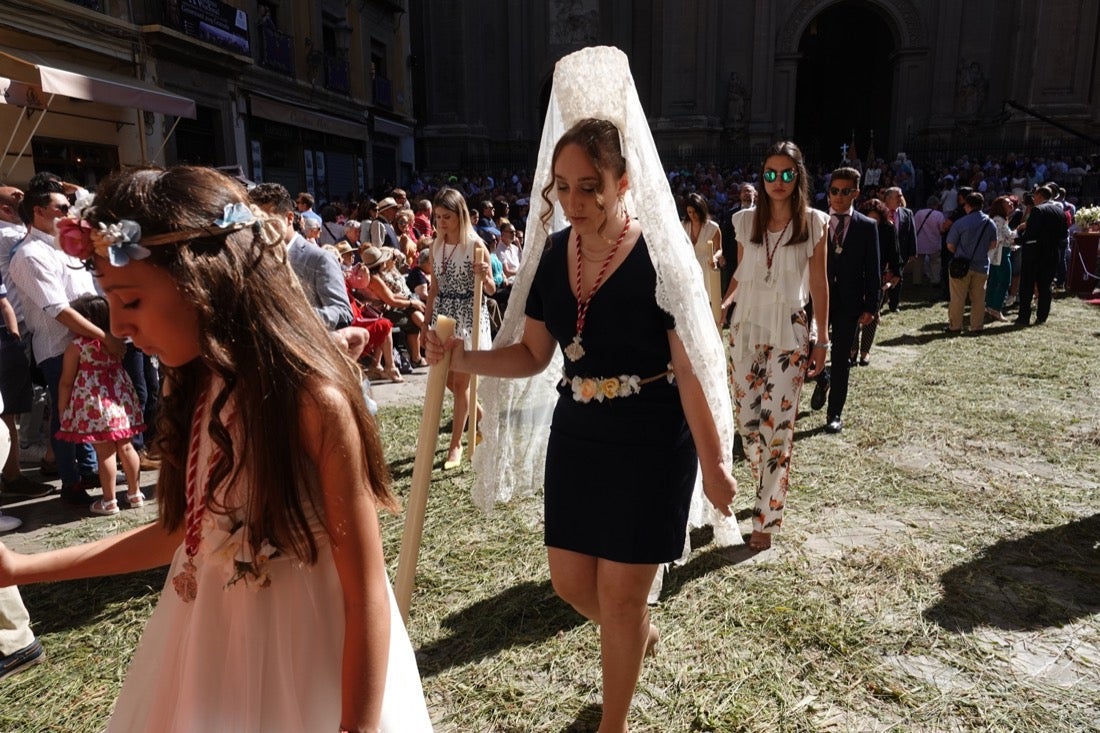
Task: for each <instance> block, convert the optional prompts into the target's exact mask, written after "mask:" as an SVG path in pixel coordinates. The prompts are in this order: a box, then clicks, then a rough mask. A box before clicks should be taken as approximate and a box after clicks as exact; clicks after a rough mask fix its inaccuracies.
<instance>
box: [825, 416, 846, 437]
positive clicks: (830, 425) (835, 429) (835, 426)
mask: <svg viewBox="0 0 1100 733" xmlns="http://www.w3.org/2000/svg"><path fill="white" fill-rule="evenodd" d="M843 429H844V423H843V422H841V420H840V418H839V417H834V418H831V419H830V420H829V422H827V423H825V432H826V433H839V432H840V431H841V430H843Z"/></svg>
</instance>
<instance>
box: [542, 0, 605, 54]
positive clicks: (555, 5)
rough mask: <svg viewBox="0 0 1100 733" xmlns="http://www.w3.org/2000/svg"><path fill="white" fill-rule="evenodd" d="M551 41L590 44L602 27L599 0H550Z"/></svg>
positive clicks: (573, 44) (593, 41) (565, 44)
mask: <svg viewBox="0 0 1100 733" xmlns="http://www.w3.org/2000/svg"><path fill="white" fill-rule="evenodd" d="M550 18H551V23H550V43H551V44H556V45H562V46H590V45H592V44H594V43H596V42H597V38H596V32H597V30H598V29H599V27H600V11H599V0H550Z"/></svg>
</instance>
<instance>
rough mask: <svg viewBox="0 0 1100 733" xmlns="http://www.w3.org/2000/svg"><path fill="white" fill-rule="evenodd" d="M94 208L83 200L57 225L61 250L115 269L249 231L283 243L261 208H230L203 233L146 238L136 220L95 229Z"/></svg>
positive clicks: (89, 200)
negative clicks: (169, 247) (162, 249)
mask: <svg viewBox="0 0 1100 733" xmlns="http://www.w3.org/2000/svg"><path fill="white" fill-rule="evenodd" d="M92 205H94V198H92V197H88V198H85V199H81V200H80V201H79V202H78V203H77V206H75V207H74V210H73V213H74V214H75V215H73V216H69V217H66V218H64V219H59V220H58V222H57V240H58V244H59V245H60V246H61V249H62V250H63V251H64V252H65V253H67V254H70V255H72V256H73V257H77V258H79V259H81V260H89V259H91V258H92V257H93V256H95V255H97V254H98V255H99V256H100V257H103V258H105V259H106V260H108V261H109V262H110V263H111V265H112V266H113V267H123V266H124V265H127V264H129V262H130V261H131V260H143V259H145V258H146V257H148V256H149V255H150V254H151V253H150V251H149V249H148V248H149V247H156V246H158V245H163V244H175V243H178V242H186V241H188V240H191V239H200V238H204V237H216V236H225V235H227V234H232V233H233V232H236V231H239V230H241V229H244V228H245V227H251V226H256V225H258V226H259V229H258V230H257V233H258V234H259V236H260V241H262V242H263V243H264V244H268V245H270V244H273V243H275V242H278V241H281V239H282V231H281V230H280V229H279V225H278V223H277V220H275V219H274V218H273V217H269V216H268V215H267V214H265V213H264V212H263V211H262V210H260V209H259V208H257V207H255V206H252V205H249V204H244V203H240V202H238V203H234V204H226V206H225V210H224V211H223V212H222V215H221V217H220V218H218V219H215V220H214V222H213V224H212V225H211V226H207V227H201V228H199V229H185V230H182V231H176V232H166V233H164V234H153V235H151V236H147V237H143V236H142V233H141V225H140V224H138V223H137V222H136V221H134V220H133V219H120V220H118V221H117V222H114V223H112V224H108V223H105V222H99V224H98V225H97V226H93V225H92V223H91V222H89V221H88V219H87V218H85V216H84V213H85V211H86V210H87V209H88V208H89V207H90V206H92Z"/></svg>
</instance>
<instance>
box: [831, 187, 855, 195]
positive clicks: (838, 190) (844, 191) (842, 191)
mask: <svg viewBox="0 0 1100 733" xmlns="http://www.w3.org/2000/svg"><path fill="white" fill-rule="evenodd" d="M858 190H859V189H858V188H830V189H829V195H830V196H851V195H852V194H853V193H855V192H856V191H858Z"/></svg>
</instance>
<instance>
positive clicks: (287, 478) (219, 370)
mask: <svg viewBox="0 0 1100 733" xmlns="http://www.w3.org/2000/svg"><path fill="white" fill-rule="evenodd" d="M233 203H244V204H247V203H248V201H247V198H246V196H245V192H244V191H243V189H242V188H241V187H240V185H239V184H238V183H237V182H236V181H234V180H233V179H231V178H228V177H226V176H224V175H222V174H221V173H219V172H217V171H215V170H213V169H209V168H200V167H189V166H180V167H177V168H170V169H168V170H139V171H129V172H122V173H118V174H115V175H114V176H112V177H111V178H108V179H107V180H106V181H104V182H103V183H102V184H101V185H100V186H99V189H98V190H97V192H96V199H95V206H94V209H92V210H91V211H90V212H89V213H88V214H87V216H88V218H89V219H90V220H91V221H92V223H93V224H96V223H98V222H100V221H104V222H108V223H110V222H116V221H118V220H119V219H123V218H124V219H132V220H134V221H136V222H137V223H138V224H139V225H140V226H141V229H142V233H143V235H145V236H149V235H154V234H163V233H167V232H173V231H182V230H191V229H198V228H200V227H208V226H210V224H211V223H212V222H213V221H214V220H215V219H218V218H220V217H221V216H222V214H223V211H224V209H225V207H226V205H227V204H233ZM149 249H150V250H151V251H152V254H151V256H150V257H149V258H148V259H147V260H146V261H147V262H149V263H151V264H153V265H155V266H157V267H162V268H164V269H166V270H167V271H168V272H169V273H170V274H171V275H172V277H173V278H174V279H175V281H176V282H177V283H178V286H179V288H180V291H181V293H182V294H183V297H184V298H186V299H187V300H188V301H189V302H191V303H193V304H194V307H195V309H196V312H197V314H198V321H199V340H200V350H201V356H200V357H199V358H197V359H195V360H193V361H192V362H190V363H188V364H185V365H183V366H181V367H177V368H165V372H166V384H167V389H166V390H165V395H164V397H163V400H162V403H161V408H160V411H159V414H158V418H157V432H158V437H157V439H156V444H157V448H158V449H159V450H160V453H161V456H162V464H161V469H160V477H159V479H158V480H157V499H158V502H159V506H160V519H159V521H160V522H161V524H162V526H163V527H164V528H165V529H166V530H167V531H174V530H176V529H178V528H179V527H180V526H181V525H182V523H183V522H184V519H185V514H186V508H187V495H186V491H187V490H186V482H187V477H186V473H187V452H188V441H189V436H190V432H191V421H192V415H193V414H194V412H195V410H196V409H197V408H198V407H199V405H198V404H197V402H198V399H199V395H200V394H201V393H202V392H203V390H204V388H205V387H206V386H207V385H209V384H210V383H211V380H212V379H213V377H215V376H217V377H220V378H221V380H222V385H221V387H220V389H218V391H217V393H216V394H215V395H214V399H213V410H212V412H211V415H210V417H209V419H208V420H207V421H206V424H205V425H204V426H203V427H202V429H203V430H205V431H206V432H207V433H208V434H209V436H210V438H211V439H212V440H213V441H214V443H215V444H217V446H218V447H219V448H220V449H221V457H220V458H219V459H218V460H217V461H216V463H215V464H214V465H213V466H212V467H211V470H210V477H209V480H208V481H207V484H206V487H205V500H206V502H207V506H208V507H210V508H211V509H212V510H214V511H219V510H223V509H224V508H225V507H223V506H221V505H220V503H219V502H218V500H217V499H216V498H215V497H214V491H215V489H217V488H218V486H219V485H220V484H221V483H222V482H223V481H225V480H226V479H232V480H247V481H249V482H250V484H251V489H252V491H250V492H249V493H248V494H247V505H246V506H244V507H240V510H241V511H242V512H243V513H244V516H245V517H246V520H245V521H246V522H247V523H248V524H249V530H250V536H251V538H252V541H253V542H254V543H259V542H260V541H261V540H263V539H268V540H269V541H271V542H272V544H274V545H276V546H277V547H279V548H281V549H283V550H284V551H291V552H293V553H294V554H295V555H297V556H298V557H299V558H300V559H301V560H303V561H305V562H309V563H312V562H315V561H316V559H317V543H316V540H315V538H314V536H313V532H312V531H311V529H310V526H309V517H310V512H309V511H308V509H310V508H312V509H313V512H314V513H316V515H317V516H319V517H322V518H323V521H324V522H325V525H326V527H329V526H331V523H332V522H333V518H332V517H324V512H323V502H322V498H321V496H320V490H319V489H320V487H319V482H318V480H317V472H318V470H319V467H317V466H314V465H313V464H312V463H311V462H310V460H309V459H308V457H307V456H306V455H305V453H304V449H303V436H302V435H301V433H300V417H301V412H302V408H301V403H302V402H303V400H308V399H314V397H312V395H316V394H318V391H319V389H320V388H322V387H328V388H334V389H336V390H337V391H338V392H339V394H340V395H341V397H342V398H343V399H345V400H346V401H347V402H348V404H349V405H351V409H352V413H353V415H354V420H353V422H352V424H350V425H335V426H332V429H334V430H352V431H355V432H356V433H357V434H358V437H359V441H360V443H361V445H362V451H361V452H360V453H357V454H354V455H349V456H346V457H344V458H345V460H348V461H358V462H360V463H361V465H362V467H363V470H364V474H365V475H366V476H367V477H368V479H369V485H367V486H364V487H363V489H364V490H368V491H371V492H372V493H373V494H374V496H375V498H376V500H377V501H378V502H379V503H380V504H382V505H384V506H387V507H389V508H391V509H395V508H396V501H395V500H394V498H393V495H392V494H391V493H390V490H389V480H390V477H389V470H388V468H387V465H386V462H385V460H384V458H383V455H382V444H381V441H380V440H379V437H378V429H377V426H376V424H375V422H374V419H373V418H372V417H371V416H370V415H369V413H368V412H367V408H366V404H365V402H364V400H363V393H362V386H361V382H360V377H359V372H358V368H357V367H356V366H355V365H354V364H353V363H352V362H351V361H350V360H349V359H348V358H347V356H346V355H345V354H344V353H343V352H341V351H340V350H339V349H338V348H337V346H336V344H335V342H334V341H333V340H332V339H331V337H330V336H329V334H328V332H327V331H326V330H325V328H324V326H323V324H322V323H321V321H320V319H318V318H317V316H316V315H315V314H314V313H313V310H312V308H310V306H309V304H308V303H307V302H306V300H305V299H304V298H303V297H302V291H301V289H300V288H299V287H298V285H297V283H296V282H295V281H294V280H293V278H294V277H295V275H294V273H293V272H292V271H291V269H290V268H289V267H287V264H286V262H285V249H284V247H283V244H282V243H281V242H277V243H274V244H272V245H269V244H265V243H264V242H263V240H262V239H261V237H260V227H259V225H256V226H254V227H251V228H245V229H242V230H240V231H237V232H234V233H232V234H229V235H228V236H213V237H205V238H199V239H192V240H189V241H187V242H185V243H182V244H179V245H164V246H153V247H150V248H149ZM96 264H97V266H100V267H107V266H110V265H107V264H106V263H104V262H103V261H102V260H97V261H96ZM230 397H232V398H233V400H234V407H235V412H234V413H233V417H232V420H233V421H235V423H236V425H235V426H234V428H233V429H232V430H231V429H230V426H228V425H226V424H225V423H224V422H223V420H222V418H221V410H222V408H223V407H224V406H225V405H226V404H227V402H228V401H229V399H230ZM317 405H318V406H319V407H321V405H322V403H321V402H320V400H318V401H317ZM238 438H239V440H240V441H241V443H240V444H236V443H235V440H237V439H238ZM230 508H236V507H230Z"/></svg>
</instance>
